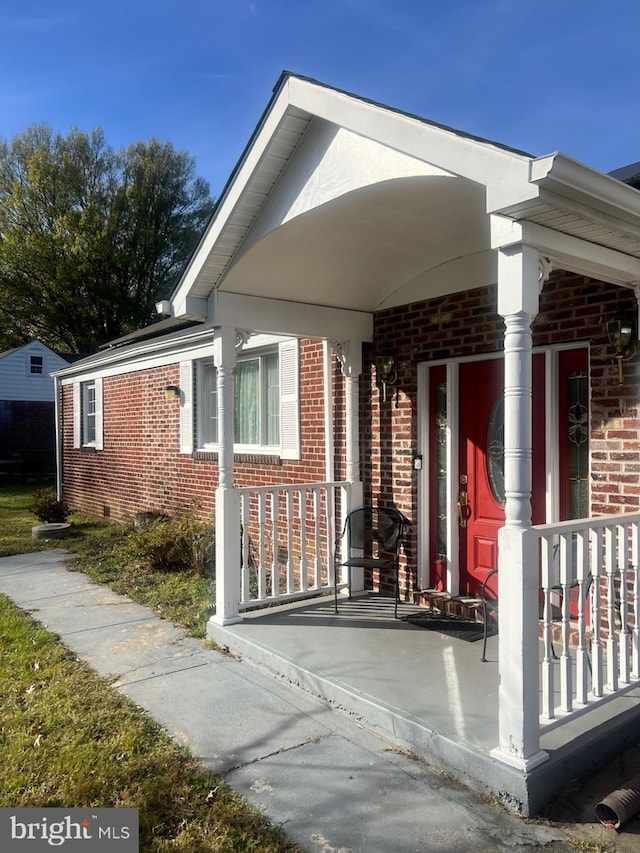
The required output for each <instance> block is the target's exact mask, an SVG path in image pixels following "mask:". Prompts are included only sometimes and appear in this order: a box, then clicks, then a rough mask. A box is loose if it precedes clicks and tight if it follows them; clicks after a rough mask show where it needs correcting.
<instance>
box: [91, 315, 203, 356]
mask: <svg viewBox="0 0 640 853" xmlns="http://www.w3.org/2000/svg"><path fill="white" fill-rule="evenodd" d="M205 319H206V318H205V317H201V316H195V315H191V314H182V315H180V317H168V318H167V319H165V320H158V322H157V323H152V324H151V325H150V326H145V327H144V328H142V329H136V331H134V332H130V333H129V334H128V335H123V336H122V337H121V338H116V339H115V340H114V341H109V342H108V343H106V344H102V345H101V346H100V349H114V348H115V347H122V346H125V345H126V344H131V343H135V342H137V341H144V340H152V339H153V338H159V337H162V336H163V335H169V334H171V333H172V332H177V331H178V330H180V329H188V328H189V327H190V326H197V325H198V324H199V323H204V321H205Z"/></svg>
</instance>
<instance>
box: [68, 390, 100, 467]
mask: <svg viewBox="0 0 640 853" xmlns="http://www.w3.org/2000/svg"><path fill="white" fill-rule="evenodd" d="M102 429H103V418H102V379H100V378H96V379H91V380H88V381H87V382H74V383H73V446H74V447H92V448H94V449H95V450H102V447H103V435H102Z"/></svg>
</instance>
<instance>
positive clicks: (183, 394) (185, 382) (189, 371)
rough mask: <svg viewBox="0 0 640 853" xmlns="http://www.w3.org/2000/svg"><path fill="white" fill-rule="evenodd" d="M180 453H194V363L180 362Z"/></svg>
mask: <svg viewBox="0 0 640 853" xmlns="http://www.w3.org/2000/svg"><path fill="white" fill-rule="evenodd" d="M180 453H193V362H192V361H181V362H180Z"/></svg>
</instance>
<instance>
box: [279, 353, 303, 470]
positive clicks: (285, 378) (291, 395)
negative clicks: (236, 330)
mask: <svg viewBox="0 0 640 853" xmlns="http://www.w3.org/2000/svg"><path fill="white" fill-rule="evenodd" d="M280 455H281V456H282V458H283V459H300V343H299V341H298V340H297V339H293V340H290V341H285V342H284V343H281V344H280Z"/></svg>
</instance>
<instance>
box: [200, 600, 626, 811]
mask: <svg viewBox="0 0 640 853" xmlns="http://www.w3.org/2000/svg"><path fill="white" fill-rule="evenodd" d="M419 609H420V608H418V607H417V606H415V605H412V604H406V603H402V604H401V605H400V606H399V609H398V617H399V618H398V619H394V618H393V600H392V599H391V598H386V597H383V596H378V595H374V594H369V595H364V596H361V597H357V598H356V597H354V598H353V599H352V600H351V601H349V600H347V599H343V600H341V601H340V605H339V612H338V614H337V615H336V614H335V613H334V606H333V598H331V597H327V598H322V599H320V600H317V599H316V600H314V601H312V602H309V601H307V602H305V603H302V604H301V603H297V604H289V605H284V606H280V607H274V608H270V609H267V610H259V611H253V612H248V613H245V614H244V618H243V621H242V622H239V623H237V624H234V625H227V626H224V627H222V626H220V625H217V624H216V623H215V622H212V621H210V622H209V626H208V635H209V637H210V638H211V639H213V640H214V641H215V642H216V643H218V644H219V645H220V646H223V647H227V648H228V649H229V650H230V651H231V652H233V653H235V654H238V655H240V656H241V657H242V658H243V659H244V660H245V661H247V662H252V663H254V664H256V665H258V666H261V667H263V668H266V669H268V670H270V671H271V672H272V673H274V674H275V675H277V676H280V677H282V678H284V679H287V680H288V681H289V682H291V683H292V684H294V685H296V686H298V687H301V688H302V689H304V690H306V691H308V692H310V693H312V694H313V695H315V696H319V697H321V698H323V699H324V700H326V701H327V702H329V703H330V704H331V705H332V706H334V707H336V708H338V709H340V710H341V711H343V712H346V713H347V714H349V715H350V716H351V717H354V718H356V719H357V720H358V721H359V722H360V723H361V724H362V725H363V726H364V727H366V728H370V729H372V730H375V731H378V732H379V733H380V734H381V735H383V736H384V737H386V738H387V739H388V740H390V741H391V742H392V743H393V744H395V745H396V746H398V747H399V748H402V749H408V750H410V751H412V752H414V753H416V754H417V755H419V756H420V757H421V758H424V759H425V760H426V761H428V762H429V763H430V764H432V765H434V766H436V767H439V768H441V769H443V770H446V771H448V772H451V773H453V774H454V775H456V776H457V777H458V778H460V779H461V780H462V781H464V782H466V783H467V784H469V785H471V786H472V787H474V788H476V789H477V790H481V791H485V792H487V791H489V792H492V793H495V794H498V795H499V796H500V798H501V799H502V800H504V801H505V802H506V803H507V804H508V805H509V806H510V807H512V808H514V809H516V810H518V811H520V812H522V813H524V814H533V813H535V812H537V811H538V810H539V809H540V808H541V807H542V806H544V805H545V803H546V802H547V801H548V800H549V799H550V798H551V797H552V796H553V794H554V793H556V792H558V791H560V790H562V788H563V787H564V786H565V785H566V784H567V783H568V782H570V781H573V780H575V779H577V778H581V777H583V776H586V775H588V774H589V773H591V772H593V771H594V770H595V769H597V767H599V766H602V764H604V763H605V762H606V761H608V760H609V759H610V758H611V757H612V756H613V755H615V754H616V753H617V752H619V751H620V750H622V749H624V748H626V747H627V746H629V745H631V744H633V743H636V742H637V741H638V739H639V737H640V723H639V711H640V688H638V689H637V690H634V691H633V692H630V693H627V694H626V695H625V696H624V697H621V698H619V699H616V700H615V701H612V702H609V703H608V704H606V705H603V706H602V707H600V708H598V709H597V710H593V711H591V712H590V713H589V714H586V715H584V716H582V717H579V718H577V719H575V720H573V721H572V722H571V723H567V724H565V725H563V726H560V727H559V728H557V729H555V730H553V731H551V732H548V733H546V734H544V735H543V737H542V743H541V746H542V748H543V749H544V750H546V751H547V752H548V753H549V759H548V760H547V761H545V762H544V763H543V764H541V765H539V766H538V767H537V768H535V769H534V770H533V771H531V772H530V773H529V774H528V775H524V774H522V773H520V772H519V771H517V770H514V769H513V768H511V767H508V766H507V765H506V764H503V763H502V762H499V761H496V760H495V759H494V758H492V757H491V755H490V751H491V750H492V749H493V748H494V747H496V746H497V744H498V664H497V660H498V637H490V638H489V641H488V645H487V658H488V660H487V662H486V663H483V662H482V661H481V654H482V641H481V640H480V641H478V642H466V641H463V640H459V639H455V638H451V637H449V636H446V635H444V634H441V633H438V632H436V631H429V630H425V629H423V628H420V627H416V626H414V625H411V624H410V623H407V622H404V621H402V617H403V616H406V615H408V614H409V613H412V612H416V611H419Z"/></svg>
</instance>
